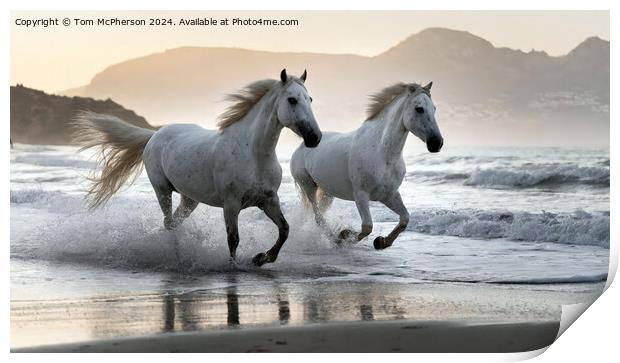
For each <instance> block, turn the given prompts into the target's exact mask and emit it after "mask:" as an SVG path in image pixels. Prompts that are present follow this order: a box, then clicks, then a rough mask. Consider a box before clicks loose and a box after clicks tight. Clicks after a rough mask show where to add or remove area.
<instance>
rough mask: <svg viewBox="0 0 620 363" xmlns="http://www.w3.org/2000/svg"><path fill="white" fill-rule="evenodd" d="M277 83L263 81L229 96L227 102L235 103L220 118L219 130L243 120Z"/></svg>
mask: <svg viewBox="0 0 620 363" xmlns="http://www.w3.org/2000/svg"><path fill="white" fill-rule="evenodd" d="M276 82H279V81H276V80H275V79H263V80H261V81H256V82H253V83H250V84H248V85H247V86H245V87H243V88H242V89H240V90H239V91H237V92H235V93H231V94H229V95H227V96H226V100H227V101H230V102H233V103H232V105H230V106H228V108H227V109H226V110H225V111H224V112H223V113H222V114H221V115H220V116H219V119H220V121H219V122H218V123H217V126H218V127H219V129H220V130H222V129H225V128H227V127H228V126H230V125H232V124H234V123H235V122H237V121H239V120H241V119H242V118H243V116H245V115H246V114H247V113H248V112H249V111H250V109H251V108H252V106H254V105H255V104H256V103H257V102H258V101H260V99H261V98H263V96H264V95H266V94H267V92H269V90H270V89H271V87H273V85H274V84H275V83H276Z"/></svg>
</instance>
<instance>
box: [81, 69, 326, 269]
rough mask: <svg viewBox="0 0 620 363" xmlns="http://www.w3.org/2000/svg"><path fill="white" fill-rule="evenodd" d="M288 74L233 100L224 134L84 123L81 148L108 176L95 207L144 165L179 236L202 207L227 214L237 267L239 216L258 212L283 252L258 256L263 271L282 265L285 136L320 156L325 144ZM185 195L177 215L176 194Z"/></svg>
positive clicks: (109, 119) (111, 120) (112, 121)
mask: <svg viewBox="0 0 620 363" xmlns="http://www.w3.org/2000/svg"><path fill="white" fill-rule="evenodd" d="M306 75H307V73H306V71H304V73H303V75H302V76H301V77H300V78H297V77H292V76H287V74H286V70H282V72H281V73H280V80H279V81H276V80H263V81H258V82H254V83H252V84H250V85H248V86H246V87H245V88H243V89H242V90H240V91H239V92H237V93H235V94H232V95H230V96H229V98H230V99H231V100H232V101H234V104H233V105H232V106H230V107H229V108H228V109H227V110H226V111H225V112H224V113H223V114H222V115H221V117H220V122H219V124H218V126H219V132H218V131H213V130H205V129H203V128H201V127H199V126H196V125H189V124H178V125H170V126H166V127H163V128H161V129H159V130H158V131H156V132H154V131H151V130H146V129H142V128H139V127H135V126H132V125H129V124H127V123H125V122H123V121H121V120H119V119H118V118H116V117H113V116H107V115H99V114H95V113H90V112H88V113H82V114H80V115H79V116H78V117H77V119H76V122H75V124H76V127H77V131H76V140H77V141H78V142H80V143H81V144H82V145H83V149H87V148H91V147H99V148H100V149H101V158H100V159H99V164H100V166H101V169H102V171H101V174H100V175H99V176H96V177H95V178H93V181H94V183H93V185H92V187H91V188H90V190H89V195H90V196H91V197H92V200H91V206H93V207H97V206H99V205H101V204H103V203H105V202H106V201H107V200H108V199H109V198H110V197H111V196H112V195H113V194H114V193H115V192H117V191H118V190H119V188H120V187H121V185H122V184H123V183H124V182H126V181H127V180H128V179H129V178H130V177H131V176H134V178H135V177H137V176H138V175H139V173H140V170H141V166H142V162H144V166H145V167H146V172H147V174H148V177H149V180H150V182H151V184H152V185H153V189H155V194H157V200H158V201H159V205H160V207H161V210H162V212H163V213H164V226H165V228H167V229H173V228H175V227H176V226H178V225H179V224H181V222H182V221H183V220H184V219H185V218H187V217H188V216H189V215H190V214H191V213H192V211H193V210H194V209H195V208H196V206H197V205H198V203H205V204H208V205H211V206H214V207H221V208H223V209H224V221H225V223H226V232H227V235H228V248H229V250H230V257H231V259H232V260H234V259H235V254H236V250H237V245H238V244H239V233H238V228H237V219H238V216H239V212H240V211H241V210H242V209H244V208H247V207H252V206H255V207H258V208H260V209H262V210H263V211H264V212H265V214H266V215H267V216H268V217H269V218H270V219H271V220H272V221H273V222H274V223H275V224H276V225H277V226H278V231H279V236H278V240H277V242H276V243H275V245H274V246H273V247H272V248H271V249H270V250H269V251H267V252H265V253H259V254H257V255H256V256H255V257H254V259H253V262H254V264H256V265H258V266H260V265H262V264H264V263H266V262H274V261H275V260H276V259H277V257H278V253H279V252H280V248H282V245H284V242H285V241H286V239H287V238H288V228H289V227H288V224H287V222H286V219H285V218H284V216H283V215H282V211H281V210H280V201H279V199H278V194H277V192H278V188H279V187H280V182H281V181H282V168H281V167H280V164H279V163H278V159H277V158H276V154H275V148H276V144H277V143H278V138H279V137H280V132H281V131H282V128H284V127H288V128H289V129H291V130H292V131H293V132H295V133H296V134H297V135H299V136H301V137H302V138H303V139H304V144H305V145H306V146H307V147H309V148H313V147H316V146H317V145H318V144H319V142H320V141H321V137H322V135H321V131H320V129H319V127H318V125H317V122H316V120H315V119H314V115H313V113H312V108H311V107H310V103H311V101H312V98H311V97H310V96H309V95H308V92H307V90H306V87H305V86H304V82H305V80H306ZM173 191H175V192H177V193H179V194H181V202H180V205H179V206H178V207H177V209H176V210H175V212H174V214H172V192H173Z"/></svg>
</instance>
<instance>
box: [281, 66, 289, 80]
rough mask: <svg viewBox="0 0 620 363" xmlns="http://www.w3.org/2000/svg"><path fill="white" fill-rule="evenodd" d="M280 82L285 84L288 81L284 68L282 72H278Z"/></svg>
mask: <svg viewBox="0 0 620 363" xmlns="http://www.w3.org/2000/svg"><path fill="white" fill-rule="evenodd" d="M280 80H281V81H282V83H286V80H288V76H287V75H286V68H284V69H283V70H282V72H280Z"/></svg>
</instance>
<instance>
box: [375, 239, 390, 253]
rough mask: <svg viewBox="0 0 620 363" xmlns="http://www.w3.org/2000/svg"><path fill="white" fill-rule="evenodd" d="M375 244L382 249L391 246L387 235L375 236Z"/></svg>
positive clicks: (378, 248)
mask: <svg viewBox="0 0 620 363" xmlns="http://www.w3.org/2000/svg"><path fill="white" fill-rule="evenodd" d="M373 245H374V246H375V249H376V250H382V249H385V248H388V247H390V244H388V242H387V240H386V239H385V237H381V236H379V237H377V238H375V241H374V242H373Z"/></svg>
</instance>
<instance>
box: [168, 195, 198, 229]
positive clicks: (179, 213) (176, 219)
mask: <svg viewBox="0 0 620 363" xmlns="http://www.w3.org/2000/svg"><path fill="white" fill-rule="evenodd" d="M197 206H198V202H197V201H195V200H193V199H192V198H190V197H188V196H186V195H183V194H181V203H180V204H179V206H178V207H177V209H176V210H175V211H174V214H173V215H172V224H171V228H176V227H178V226H180V225H181V223H183V221H184V220H185V218H187V217H189V215H190V214H192V212H193V211H194V209H196V207H197Z"/></svg>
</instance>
